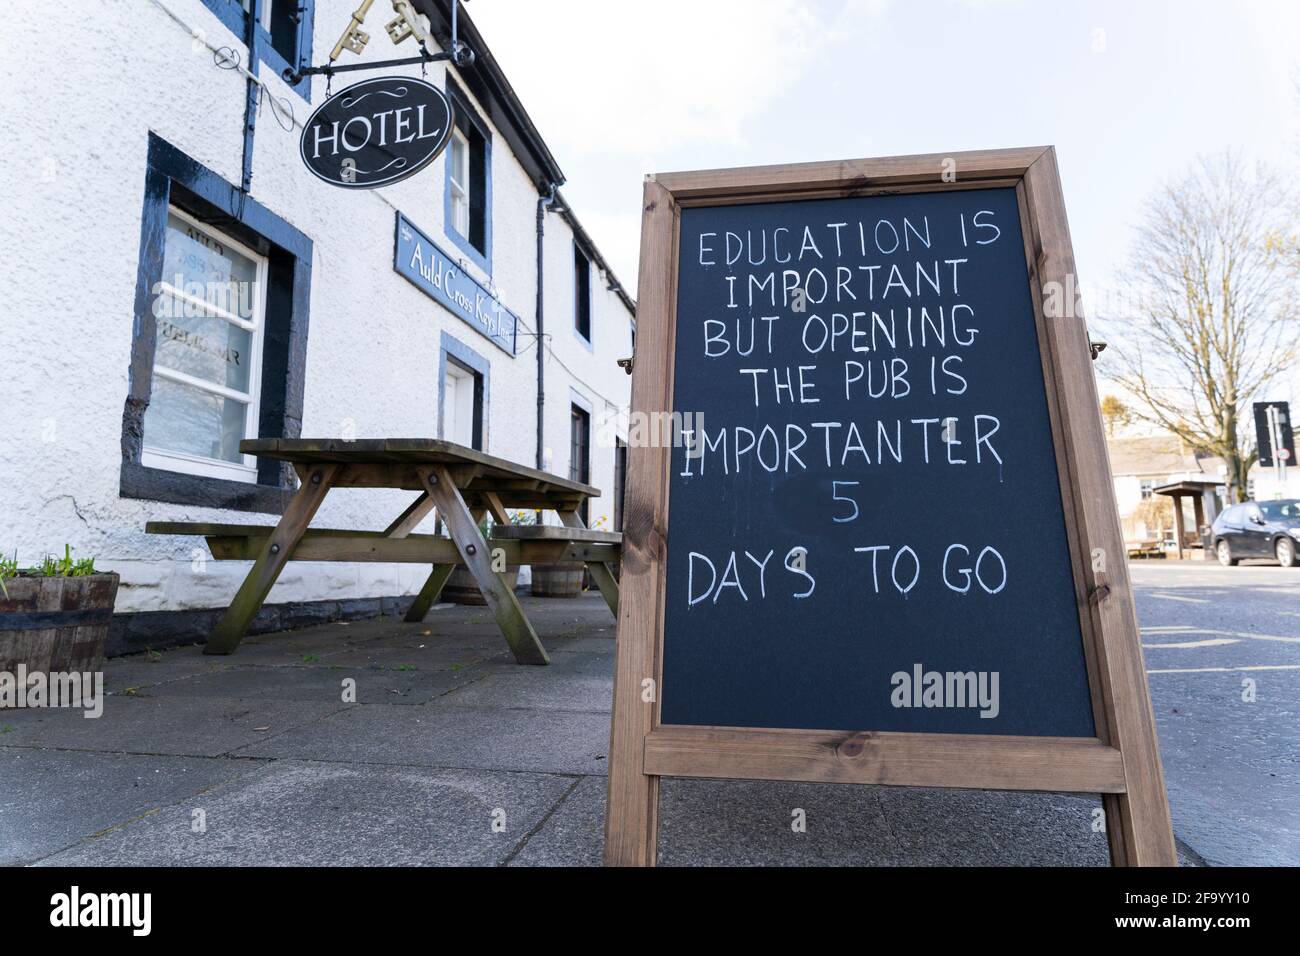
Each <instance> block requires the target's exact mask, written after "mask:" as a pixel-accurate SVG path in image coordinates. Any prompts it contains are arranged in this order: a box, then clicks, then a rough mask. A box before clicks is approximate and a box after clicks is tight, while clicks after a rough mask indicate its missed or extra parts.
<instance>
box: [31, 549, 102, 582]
mask: <svg viewBox="0 0 1300 956" xmlns="http://www.w3.org/2000/svg"><path fill="white" fill-rule="evenodd" d="M33 570H35V571H36V573H38V574H39V575H40V576H41V577H46V578H82V577H86V576H88V575H91V574H94V573H95V559H94V558H78V559H77V560H76V561H73V560H72V547H71V545H67V544H65V545H64V546H63V557H61V558H56V557H55V556H54V555H52V554H47V555H46V556H45V557H44V558H42V559H41V566H40V567H39V568H36V569H33Z"/></svg>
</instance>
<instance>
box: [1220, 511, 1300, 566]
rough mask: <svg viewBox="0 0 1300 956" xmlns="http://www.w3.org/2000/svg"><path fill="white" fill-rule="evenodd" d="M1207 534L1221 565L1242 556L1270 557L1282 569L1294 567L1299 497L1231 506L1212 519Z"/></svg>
mask: <svg viewBox="0 0 1300 956" xmlns="http://www.w3.org/2000/svg"><path fill="white" fill-rule="evenodd" d="M1211 533H1212V534H1213V536H1214V553H1215V555H1217V556H1218V559H1219V563H1220V564H1222V565H1223V566H1224V567H1228V566H1230V565H1233V564H1236V563H1237V562H1238V561H1239V560H1241V559H1242V558H1274V559H1276V561H1277V563H1278V564H1280V565H1282V567H1284V568H1290V567H1294V566H1295V563H1296V553H1297V551H1298V550H1300V500H1297V499H1294V498H1291V499H1279V500H1277V501H1246V502H1243V503H1242V504H1239V505H1233V506H1232V507H1230V508H1225V509H1224V511H1223V513H1222V514H1221V515H1219V516H1218V517H1217V518H1215V519H1214V526H1213V528H1212V529H1211Z"/></svg>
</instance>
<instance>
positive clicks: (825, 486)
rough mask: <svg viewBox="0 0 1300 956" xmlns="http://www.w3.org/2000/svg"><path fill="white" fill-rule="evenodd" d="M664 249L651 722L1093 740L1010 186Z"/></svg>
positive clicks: (713, 211) (852, 202) (718, 225)
mask: <svg viewBox="0 0 1300 956" xmlns="http://www.w3.org/2000/svg"><path fill="white" fill-rule="evenodd" d="M679 249H680V259H679V266H678V269H679V271H678V285H677V317H676V321H677V330H676V345H675V378H674V386H673V396H674V397H673V409H674V415H675V416H679V417H680V421H681V423H682V427H683V429H684V434H685V436H686V438H687V439H688V441H689V444H684V445H682V446H680V447H677V448H675V449H674V450H673V453H672V468H671V479H670V486H669V502H670V508H669V519H668V520H669V525H668V538H667V542H668V561H667V592H666V608H665V618H664V637H663V684H662V701H661V720H662V723H663V724H685V725H716V726H724V727H752V728H797V729H826V730H832V729H835V730H838V729H851V730H867V731H918V732H934V733H940V732H948V733H968V734H992V735H1003V734H1007V735H1051V736H1070V737H1091V736H1094V733H1095V731H1094V724H1093V717H1092V707H1091V704H1090V697H1089V691H1088V681H1087V674H1086V669H1085V663H1084V654H1083V637H1082V634H1081V631H1080V623H1079V608H1078V605H1077V602H1076V598H1075V590H1074V585H1073V578H1072V571H1071V563H1070V555H1069V551H1068V546H1067V533H1066V525H1065V518H1064V514H1063V510H1062V504H1061V492H1060V485H1059V482H1058V475H1057V466H1056V458H1055V452H1054V448H1053V439H1052V431H1051V425H1050V420H1049V415H1048V406H1047V399H1046V392H1045V386H1044V378H1043V367H1042V359H1041V357H1040V351H1039V343H1038V338H1037V331H1036V328H1035V319H1034V311H1033V303H1032V301H1031V292H1030V285H1029V278H1028V274H1027V270H1026V265H1025V247H1024V242H1023V237H1022V234H1021V227H1020V220H1019V213H1018V209H1017V201H1016V193H1015V190H1014V189H1011V188H988V189H971V190H953V191H948V192H932V193H914V194H907V195H892V196H874V197H857V198H844V199H818V200H805V201H794V202H776V203H763V204H752V205H724V206H712V207H710V206H692V207H687V208H683V209H682V211H681V232H680V245H679Z"/></svg>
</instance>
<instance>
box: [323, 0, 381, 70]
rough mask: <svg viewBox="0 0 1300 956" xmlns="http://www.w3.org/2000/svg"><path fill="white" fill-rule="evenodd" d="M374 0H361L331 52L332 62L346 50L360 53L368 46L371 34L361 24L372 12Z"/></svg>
mask: <svg viewBox="0 0 1300 956" xmlns="http://www.w3.org/2000/svg"><path fill="white" fill-rule="evenodd" d="M374 2H375V0H361V6H359V7H357V8H356V10H354V11H353V13H352V20H351V22H350V23H348V28H347V29H346V30H344V31H343V36H341V37H339V42H338V43H336V44H334V49H333V50H332V51H331V52H330V62H331V63H333V62H334V61H335V60H337V59H338V58H339V55H340V54H341V53H342V52H343V51H344V50H347V51H348V52H349V53H356V54H358V55H360V53H361V51H362V50H364V49H365V48H366V44H367V43H369V42H370V34H369V33H366V32H365V31H364V30H362V29H361V24H362V22H363V21H364V20H365V19H366V14H367V13H369V12H370V5H371V4H372V3H374Z"/></svg>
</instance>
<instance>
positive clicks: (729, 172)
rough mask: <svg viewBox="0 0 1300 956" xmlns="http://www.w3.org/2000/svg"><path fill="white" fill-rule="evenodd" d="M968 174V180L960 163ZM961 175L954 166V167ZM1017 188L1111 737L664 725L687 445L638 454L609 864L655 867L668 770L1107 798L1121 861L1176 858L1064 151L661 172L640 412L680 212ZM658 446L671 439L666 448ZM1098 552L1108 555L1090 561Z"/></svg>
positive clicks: (1081, 587)
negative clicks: (671, 579)
mask: <svg viewBox="0 0 1300 956" xmlns="http://www.w3.org/2000/svg"><path fill="white" fill-rule="evenodd" d="M954 172H955V177H954V175H953V173H954ZM945 173H947V175H945ZM1008 186H1009V187H1014V188H1015V191H1016V196H1017V200H1018V203H1017V205H1018V208H1019V214H1020V220H1021V232H1022V234H1023V237H1024V244H1025V249H1024V254H1025V261H1026V263H1027V265H1028V274H1029V281H1030V285H1031V293H1032V299H1033V303H1034V305H1033V309H1034V319H1035V323H1036V326H1037V331H1038V340H1039V351H1040V354H1041V358H1042V371H1043V378H1044V384H1045V386H1046V393H1047V404H1048V411H1049V414H1050V420H1051V431H1052V439H1053V442H1054V446H1055V454H1056V459H1057V468H1058V473H1059V477H1060V484H1061V488H1060V493H1061V497H1062V503H1063V507H1064V515H1065V525H1066V531H1067V536H1068V547H1069V552H1070V563H1071V565H1072V568H1073V576H1074V584H1075V597H1076V600H1077V602H1078V606H1079V617H1080V619H1081V629H1082V633H1083V640H1084V645H1085V646H1084V657H1085V660H1086V668H1087V677H1088V690H1089V694H1090V698H1091V706H1092V711H1093V717H1094V723H1095V727H1096V737H1095V738H1079V737H1039V736H994V735H977V734H965V733H956V734H949V733H944V734H932V733H888V732H871V731H865V732H858V731H844V730H839V731H832V730H825V731H820V730H783V729H746V728H741V727H707V726H684V725H677V726H673V725H665V724H662V723H661V722H660V695H659V694H657V693H655V689H656V688H658V687H660V686H662V661H663V654H662V651H663V640H664V615H665V582H666V577H667V568H666V563H667V553H668V546H667V536H668V509H669V506H670V502H669V500H668V499H669V495H668V491H669V483H670V463H671V457H672V455H671V448H668V447H652V446H647V445H646V444H642V445H635V444H634V445H633V446H632V447H631V448H630V449H629V457H630V461H629V469H628V486H627V492H626V498H625V506H624V507H625V510H624V514H625V519H624V529H625V530H624V544H623V549H624V550H623V562H622V568H623V577H622V601H621V604H620V608H619V624H618V654H617V665H616V671H615V679H614V700H613V724H612V730H611V743H610V766H609V801H608V808H607V818H606V834H605V837H606V839H605V863H606V865H640V866H653V865H654V864H655V860H656V854H657V816H658V797H659V778H660V777H661V776H683V777H712V778H738V779H770V780H794V781H810V782H825V783H859V784H889V785H898V786H917V787H962V788H977V789H991V790H1030V791H1060V792H1080V793H1098V794H1101V795H1102V801H1103V806H1104V808H1105V814H1106V822H1107V827H1106V829H1107V835H1108V839H1109V842H1110V852H1111V860H1112V862H1113V863H1114V864H1115V865H1128V866H1133V865H1145V866H1151V865H1155V866H1173V865H1177V857H1176V854H1175V849H1174V841H1173V835H1172V830H1171V825H1170V817H1169V806H1168V800H1167V797H1166V794H1165V788H1164V777H1163V772H1162V769H1161V765H1160V756H1159V751H1158V749H1157V745H1156V729H1155V718H1154V715H1153V712H1152V708H1151V700H1150V696H1149V693H1148V688H1147V682H1146V674H1145V670H1144V665H1143V658H1142V649H1141V644H1140V642H1139V634H1138V627H1137V621H1136V618H1135V614H1134V606H1133V598H1132V592H1131V589H1130V585H1129V577H1128V569H1127V566H1126V563H1125V556H1126V553H1125V549H1124V542H1123V538H1122V535H1121V531H1120V526H1119V520H1118V515H1117V511H1116V506H1115V499H1114V494H1113V490H1112V483H1111V475H1110V467H1109V457H1108V453H1107V447H1106V442H1105V435H1104V431H1103V427H1102V423H1101V418H1100V414H1099V410H1098V396H1097V389H1096V383H1095V381H1094V378H1093V371H1092V366H1091V352H1090V348H1089V340H1088V334H1087V330H1086V327H1085V323H1084V320H1083V318H1082V317H1081V316H1078V317H1066V318H1051V319H1046V318H1045V317H1044V305H1043V303H1044V298H1043V289H1044V287H1047V288H1052V287H1051V286H1050V285H1049V283H1053V282H1057V283H1062V286H1057V287H1056V288H1061V287H1065V288H1068V289H1073V288H1074V272H1075V264H1074V254H1073V251H1072V249H1071V243H1070V234H1069V227H1068V225H1067V222H1066V215H1065V206H1064V201H1063V199H1062V193H1061V186H1060V180H1059V177H1058V172H1057V164H1056V156H1055V151H1054V149H1053V148H1051V147H1046V148H1042V147H1039V148H1026V149H1000V150H987V151H976V152H965V153H953V154H946V155H943V154H933V155H917V156H901V157H888V158H879V159H862V160H853V161H844V162H824V163H807V164H797V165H784V166H765V167H753V168H740V169H720V170H706V171H697V172H680V173H669V174H661V175H657V176H650V177H647V179H646V182H645V189H644V204H643V210H644V212H643V220H642V226H641V260H640V282H639V289H638V305H637V343H636V344H637V349H636V363H635V369H634V372H633V383H632V408H633V412H634V414H635V413H638V412H640V413H648V414H651V415H653V414H655V413H662V412H671V410H672V401H673V394H674V392H673V383H674V364H675V362H674V355H675V351H674V344H675V334H676V325H677V320H676V316H677V282H678V276H677V273H678V263H679V254H678V243H679V231H680V230H679V225H680V214H681V210H682V208H683V207H688V206H724V205H733V204H739V203H760V202H776V201H788V200H802V199H821V198H837V197H857V196H871V195H884V194H895V193H911V192H932V191H942V190H969V189H980V188H989V187H1008ZM661 444H662V443H661ZM1097 555H1104V556H1109V560H1108V561H1105V562H1104V565H1103V566H1104V568H1105V570H1094V568H1095V567H1096V566H1098V564H1099V562H1097V561H1096V560H1095V558H1096V556H1097Z"/></svg>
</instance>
